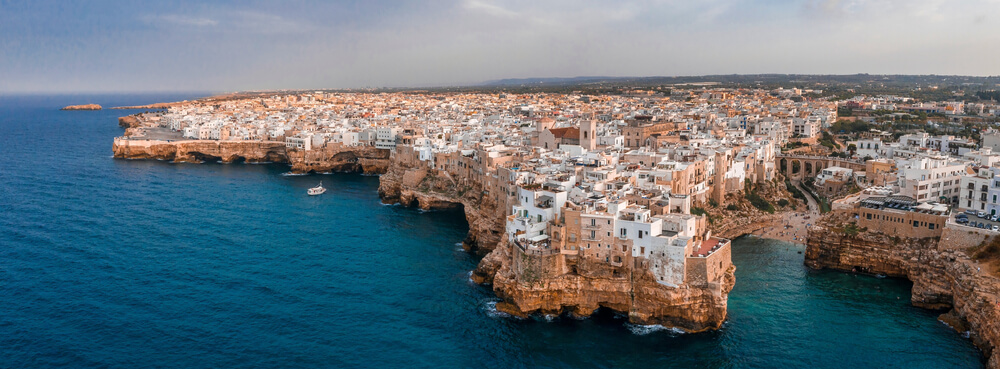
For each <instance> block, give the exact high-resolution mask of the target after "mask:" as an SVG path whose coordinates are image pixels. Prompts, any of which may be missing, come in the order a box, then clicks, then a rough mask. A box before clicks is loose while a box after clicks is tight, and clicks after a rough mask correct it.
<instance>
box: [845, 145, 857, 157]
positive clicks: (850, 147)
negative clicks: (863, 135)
mask: <svg viewBox="0 0 1000 369" xmlns="http://www.w3.org/2000/svg"><path fill="white" fill-rule="evenodd" d="M847 152H849V153H851V156H854V154H857V153H858V145H855V144H849V145H847Z"/></svg>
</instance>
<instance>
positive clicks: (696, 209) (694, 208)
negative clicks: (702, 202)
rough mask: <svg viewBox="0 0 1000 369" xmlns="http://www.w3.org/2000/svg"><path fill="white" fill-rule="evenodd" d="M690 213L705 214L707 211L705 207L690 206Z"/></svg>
mask: <svg viewBox="0 0 1000 369" xmlns="http://www.w3.org/2000/svg"><path fill="white" fill-rule="evenodd" d="M691 214H694V215H705V214H708V212H707V211H705V209H702V208H699V207H697V206H692V207H691Z"/></svg>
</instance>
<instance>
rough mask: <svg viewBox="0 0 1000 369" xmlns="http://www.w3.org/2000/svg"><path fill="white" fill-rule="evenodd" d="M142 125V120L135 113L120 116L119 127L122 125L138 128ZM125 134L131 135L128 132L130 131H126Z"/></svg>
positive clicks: (123, 126)
mask: <svg viewBox="0 0 1000 369" xmlns="http://www.w3.org/2000/svg"><path fill="white" fill-rule="evenodd" d="M141 125H142V122H140V121H139V118H137V117H136V116H134V115H129V116H124V117H118V126H119V127H122V128H138V127H139V126H141ZM125 136H130V135H129V134H128V132H126V133H125Z"/></svg>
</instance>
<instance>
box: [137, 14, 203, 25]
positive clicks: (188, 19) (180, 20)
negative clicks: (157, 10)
mask: <svg viewBox="0 0 1000 369" xmlns="http://www.w3.org/2000/svg"><path fill="white" fill-rule="evenodd" d="M145 20H146V21H147V22H150V23H167V24H172V25H178V26H195V27H209V26H215V25H218V24H219V21H217V20H214V19H211V18H203V17H193V16H188V15H180V14H161V15H153V16H147V17H145Z"/></svg>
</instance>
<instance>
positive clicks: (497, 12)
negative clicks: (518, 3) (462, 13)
mask: <svg viewBox="0 0 1000 369" xmlns="http://www.w3.org/2000/svg"><path fill="white" fill-rule="evenodd" d="M462 7H463V8H465V9H466V10H472V11H474V12H481V13H485V14H488V15H491V16H494V17H500V18H518V17H520V16H521V14H519V13H518V12H515V11H512V10H508V9H506V8H503V7H501V6H498V5H495V4H489V3H486V2H483V1H479V0H466V1H465V2H463V3H462Z"/></svg>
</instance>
